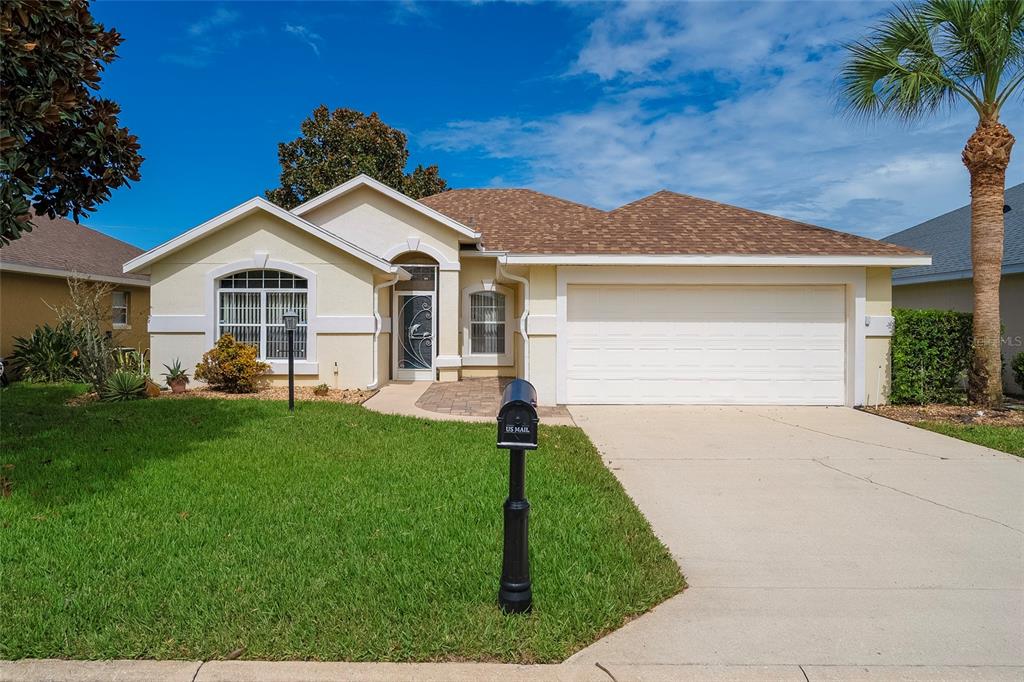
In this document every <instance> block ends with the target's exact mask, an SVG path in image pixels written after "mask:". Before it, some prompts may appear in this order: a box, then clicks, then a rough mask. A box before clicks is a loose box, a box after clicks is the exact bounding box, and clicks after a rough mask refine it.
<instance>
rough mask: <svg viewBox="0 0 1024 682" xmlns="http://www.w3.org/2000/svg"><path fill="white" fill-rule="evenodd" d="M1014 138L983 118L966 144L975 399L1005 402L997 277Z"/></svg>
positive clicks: (982, 402)
mask: <svg viewBox="0 0 1024 682" xmlns="http://www.w3.org/2000/svg"><path fill="white" fill-rule="evenodd" d="M1013 143H1014V138H1013V135H1011V134H1010V131H1009V130H1008V129H1007V128H1006V126H1004V125H1003V124H1002V123H999V121H998V120H995V119H989V120H984V119H983V120H982V121H981V122H979V123H978V127H977V129H975V131H974V134H972V135H971V137H970V139H969V140H967V146H965V147H964V152H963V162H964V165H965V166H967V170H968V172H970V174H971V262H972V264H973V268H974V359H973V363H972V366H971V376H970V381H969V384H968V396H969V398H970V400H971V402H973V403H977V404H979V405H985V406H989V407H995V406H998V405H1000V404H1002V402H1003V382H1002V355H1001V353H1002V348H1001V338H1000V337H1001V327H1000V321H999V281H1000V278H1001V276H1002V268H1003V201H1004V195H1003V190H1004V187H1005V185H1006V167H1007V166H1008V165H1009V163H1010V150H1011V149H1012V148H1013Z"/></svg>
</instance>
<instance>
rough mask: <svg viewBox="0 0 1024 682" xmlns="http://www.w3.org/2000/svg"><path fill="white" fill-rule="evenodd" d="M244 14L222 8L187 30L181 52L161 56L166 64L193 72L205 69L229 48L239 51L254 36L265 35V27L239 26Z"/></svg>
mask: <svg viewBox="0 0 1024 682" xmlns="http://www.w3.org/2000/svg"><path fill="white" fill-rule="evenodd" d="M241 16H242V15H241V14H239V13H238V12H236V11H234V10H230V9H226V8H224V7H218V8H217V9H216V10H214V12H213V13H212V14H209V15H207V16H206V17H203V18H202V19H200V20H199V21H196V22H195V23H192V24H189V25H188V27H187V28H186V29H185V37H184V39H183V41H182V44H181V48H180V49H179V50H176V51H174V52H169V53H167V54H164V55H162V56H161V59H162V60H163V61H165V62H171V63H173V64H180V65H181V66H188V67H191V68H197V69H199V68H203V67H205V66H207V65H209V63H210V62H211V61H212V60H213V59H214V57H216V56H217V55H218V54H221V53H223V52H224V51H225V50H226V49H228V48H237V47H238V46H239V45H240V44H241V43H242V41H243V40H245V39H246V38H248V37H250V36H254V35H262V34H263V33H265V31H264V29H263V27H261V26H250V27H244V26H241V27H240V26H237V24H238V22H239V19H241Z"/></svg>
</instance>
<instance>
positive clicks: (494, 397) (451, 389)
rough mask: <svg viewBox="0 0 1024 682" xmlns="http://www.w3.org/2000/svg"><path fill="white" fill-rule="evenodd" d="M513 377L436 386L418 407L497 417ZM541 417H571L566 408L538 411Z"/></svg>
mask: <svg viewBox="0 0 1024 682" xmlns="http://www.w3.org/2000/svg"><path fill="white" fill-rule="evenodd" d="M510 381H512V379H511V378H500V379H498V378H494V379H463V380H462V381H447V382H443V383H435V384H433V385H432V386H431V387H430V388H428V389H427V390H426V392H425V393H424V394H423V395H422V396H420V399H419V400H417V401H416V407H419V408H422V409H424V410H429V411H430V412H440V413H442V414H461V415H468V416H472V417H494V416H496V415H497V414H498V402H499V401H500V400H501V393H502V391H504V390H505V386H507V385H508V383H509V382H510ZM537 416H539V417H540V418H541V419H544V418H545V417H569V410H567V409H565V408H564V407H562V406H557V407H547V406H542V407H538V408H537Z"/></svg>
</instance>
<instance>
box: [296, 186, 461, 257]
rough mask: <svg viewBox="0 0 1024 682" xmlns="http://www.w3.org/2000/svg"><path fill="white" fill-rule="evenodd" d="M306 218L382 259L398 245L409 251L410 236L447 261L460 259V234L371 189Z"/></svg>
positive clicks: (332, 203) (305, 217)
mask: <svg viewBox="0 0 1024 682" xmlns="http://www.w3.org/2000/svg"><path fill="white" fill-rule="evenodd" d="M302 217H303V218H304V219H306V220H308V221H309V222H311V223H314V224H315V225H320V226H321V227H324V228H325V229H327V230H329V231H330V232H333V233H334V234H337V235H338V236H340V237H342V238H344V239H347V240H348V241H350V242H352V243H353V244H356V245H358V246H361V247H362V248H364V249H366V250H367V251H369V252H370V253H375V254H377V255H379V256H382V257H383V256H384V255H385V254H387V253H388V252H389V251H390V250H391V249H392V248H394V247H396V246H403V245H405V248H408V246H407V242H408V239H409V237H415V238H418V239H419V240H420V249H421V250H423V251H425V252H426V251H428V250H429V249H435V250H437V251H438V252H440V254H441V255H442V257H443V259H444V260H447V261H449V262H453V263H457V262H458V260H459V235H458V233H456V232H455V231H454V230H452V229H451V228H450V227H448V226H446V225H442V224H441V223H439V222H437V221H436V220H433V219H431V218H429V217H427V216H424V215H422V214H421V213H418V212H416V211H414V210H413V209H411V208H409V207H408V206H405V205H404V204H401V203H399V202H397V201H395V200H394V199H391V198H390V197H386V196H384V195H382V194H380V193H379V192H377V191H376V190H373V189H370V188H368V187H362V188H359V189H356V190H354V191H352V192H350V193H348V194H346V195H344V196H342V197H338V198H337V199H334V200H333V201H329V202H327V203H326V204H324V205H322V206H318V207H317V208H316V209H314V210H312V211H310V212H309V213H306V214H303V216H302Z"/></svg>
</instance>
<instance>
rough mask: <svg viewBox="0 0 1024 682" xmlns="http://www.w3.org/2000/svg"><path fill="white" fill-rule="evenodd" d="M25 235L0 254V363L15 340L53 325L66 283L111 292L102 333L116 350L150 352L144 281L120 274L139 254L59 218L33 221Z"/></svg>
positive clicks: (146, 279)
mask: <svg viewBox="0 0 1024 682" xmlns="http://www.w3.org/2000/svg"><path fill="white" fill-rule="evenodd" d="M32 223H33V225H34V227H33V228H32V231H31V232H25V233H23V234H22V236H21V238H20V239H16V240H14V241H13V242H11V243H10V244H8V245H7V246H4V247H2V248H0V330H2V333H0V357H7V356H8V355H10V354H11V352H12V351H13V350H14V338H15V337H17V336H29V335H30V334H32V331H33V330H34V329H35V328H36V327H37V326H41V325H43V324H50V325H52V324H54V323H55V322H56V321H57V313H56V312H55V310H54V308H61V307H63V306H65V305H66V304H67V303H68V302H69V300H70V292H69V289H68V282H67V280H68V277H71V276H75V277H79V278H81V279H86V280H92V281H97V282H109V283H111V284H112V285H113V286H114V290H113V291H112V292H111V296H110V317H109V319H108V320H106V325H105V331H107V332H109V333H110V334H111V335H112V336H113V338H114V340H115V343H116V344H117V345H118V346H123V347H131V348H136V349H139V350H142V351H145V350H147V349H148V348H149V332H148V331H147V329H146V323H147V320H148V318H149V277H148V276H146V275H141V274H136V273H127V274H126V273H124V272H123V265H124V262H125V261H126V260H128V259H131V258H135V257H137V256H139V255H140V254H141V253H142V249H140V248H138V247H135V246H132V245H131V244H128V243H126V242H123V241H121V240H119V239H114V238H113V237H109V236H107V235H105V234H103V233H102V232H97V231H96V230H93V229H90V228H88V227H86V226H84V225H76V224H75V223H73V222H71V221H70V220H66V219H64V218H49V217H47V216H45V215H41V216H36V217H35V218H34V219H33V221H32Z"/></svg>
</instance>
